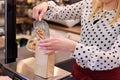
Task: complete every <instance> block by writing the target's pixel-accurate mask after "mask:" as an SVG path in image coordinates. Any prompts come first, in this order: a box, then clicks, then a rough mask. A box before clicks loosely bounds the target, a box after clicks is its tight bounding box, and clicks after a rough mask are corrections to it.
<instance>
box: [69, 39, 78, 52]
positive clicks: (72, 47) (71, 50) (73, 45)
mask: <svg viewBox="0 0 120 80" xmlns="http://www.w3.org/2000/svg"><path fill="white" fill-rule="evenodd" d="M76 45H77V42H76V41H73V42H72V43H71V47H70V49H69V51H70V52H72V53H73V52H74V50H75V47H76Z"/></svg>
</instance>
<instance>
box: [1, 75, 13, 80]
mask: <svg viewBox="0 0 120 80" xmlns="http://www.w3.org/2000/svg"><path fill="white" fill-rule="evenodd" d="M0 80H12V79H11V78H10V77H8V76H0Z"/></svg>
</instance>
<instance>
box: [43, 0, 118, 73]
mask: <svg viewBox="0 0 120 80" xmlns="http://www.w3.org/2000/svg"><path fill="white" fill-rule="evenodd" d="M48 4H49V10H48V11H47V13H46V14H45V16H44V18H46V19H48V20H49V19H61V20H65V19H80V20H81V34H80V42H79V43H78V44H77V45H76V48H75V50H74V53H73V54H72V56H73V58H75V59H76V61H77V64H78V65H79V66H81V67H82V68H89V69H91V70H101V71H102V70H111V69H113V68H117V67H120V20H117V22H116V23H115V24H114V25H112V24H109V21H111V19H112V18H113V17H114V14H115V13H116V11H115V10H109V11H108V10H105V9H103V10H102V11H99V12H97V13H96V14H95V15H94V16H93V17H92V18H90V19H88V17H89V14H90V13H91V11H92V5H91V4H92V0H83V1H80V2H78V3H75V4H72V5H68V6H65V7H60V6H57V5H56V4H55V3H54V2H53V1H49V2H48ZM105 13H106V15H104V17H103V18H102V19H100V17H101V16H102V15H103V14H105ZM97 19H100V20H99V21H96V20H97ZM95 21H96V22H95Z"/></svg>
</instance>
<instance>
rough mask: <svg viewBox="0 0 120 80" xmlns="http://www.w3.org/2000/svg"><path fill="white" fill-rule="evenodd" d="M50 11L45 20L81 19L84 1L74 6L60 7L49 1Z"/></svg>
mask: <svg viewBox="0 0 120 80" xmlns="http://www.w3.org/2000/svg"><path fill="white" fill-rule="evenodd" d="M48 6H49V9H48V11H47V12H46V14H45V16H44V18H45V19H47V20H50V19H61V20H64V19H66V20H67V19H79V18H80V16H81V11H82V9H83V1H79V2H77V3H75V4H72V5H67V6H58V5H57V4H55V3H54V2H53V1H48Z"/></svg>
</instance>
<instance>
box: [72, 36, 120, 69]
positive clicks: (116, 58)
mask: <svg viewBox="0 0 120 80" xmlns="http://www.w3.org/2000/svg"><path fill="white" fill-rule="evenodd" d="M72 56H73V58H75V59H77V60H79V61H85V62H86V63H87V66H88V68H90V69H91V70H110V69H113V68H116V67H119V66H120V34H119V35H118V37H117V39H116V40H115V42H114V44H113V45H112V46H111V48H110V49H109V50H108V51H103V50H100V49H99V48H98V47H96V46H84V45H83V44H81V43H78V44H77V46H76V48H75V51H74V53H73V54H72Z"/></svg>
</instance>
